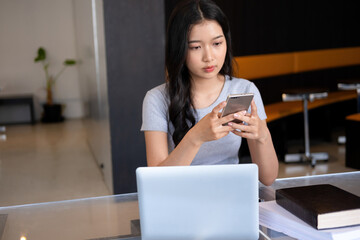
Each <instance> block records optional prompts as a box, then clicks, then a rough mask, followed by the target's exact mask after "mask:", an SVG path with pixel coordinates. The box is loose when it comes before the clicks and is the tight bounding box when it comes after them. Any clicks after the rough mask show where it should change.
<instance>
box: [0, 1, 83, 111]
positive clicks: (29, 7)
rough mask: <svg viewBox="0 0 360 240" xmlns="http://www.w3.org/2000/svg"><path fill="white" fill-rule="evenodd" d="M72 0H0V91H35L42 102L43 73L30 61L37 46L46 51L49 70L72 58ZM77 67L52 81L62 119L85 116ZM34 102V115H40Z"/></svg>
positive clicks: (56, 68) (37, 65) (74, 48)
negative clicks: (55, 81) (62, 111)
mask: <svg viewBox="0 0 360 240" xmlns="http://www.w3.org/2000/svg"><path fill="white" fill-rule="evenodd" d="M75 41H76V39H75V27H74V13H73V0H0V85H5V88H4V91H3V92H4V93H6V92H8V93H10V92H11V93H34V94H35V96H36V98H37V100H38V101H39V102H40V103H42V102H44V101H45V91H44V86H45V77H44V73H43V71H42V68H41V65H40V63H34V58H35V56H36V53H37V49H38V47H39V46H43V47H44V48H45V49H46V50H47V52H48V58H49V60H50V62H51V66H50V72H52V73H56V72H57V71H59V70H60V69H61V67H62V62H63V61H64V60H65V59H66V58H76V59H77V56H76V47H75ZM78 78H79V77H78V68H77V67H68V68H67V69H66V70H65V72H64V73H63V75H61V77H60V78H59V79H58V82H57V84H56V86H55V93H54V98H55V101H56V102H60V103H63V104H65V105H66V107H65V109H64V110H65V111H64V116H65V117H66V118H80V117H83V115H84V110H83V104H82V100H81V93H80V90H79V80H78ZM40 111H41V110H40V105H38V106H37V113H36V114H37V118H39V115H40Z"/></svg>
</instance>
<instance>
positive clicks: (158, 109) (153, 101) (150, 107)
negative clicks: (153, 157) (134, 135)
mask: <svg viewBox="0 0 360 240" xmlns="http://www.w3.org/2000/svg"><path fill="white" fill-rule="evenodd" d="M167 111H168V106H167V103H166V99H165V96H164V94H163V93H162V92H161V91H160V90H159V89H152V90H150V91H148V92H147V93H146V95H145V98H144V101H143V109H142V125H141V129H140V130H141V131H161V132H168V117H167Z"/></svg>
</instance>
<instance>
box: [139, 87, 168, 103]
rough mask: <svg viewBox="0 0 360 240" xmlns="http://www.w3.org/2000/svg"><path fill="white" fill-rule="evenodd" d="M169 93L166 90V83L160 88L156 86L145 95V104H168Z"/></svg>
mask: <svg viewBox="0 0 360 240" xmlns="http://www.w3.org/2000/svg"><path fill="white" fill-rule="evenodd" d="M168 100H169V97H168V93H167V88H166V83H163V84H161V85H159V86H156V87H154V88H152V89H150V90H149V91H148V92H147V93H146V95H145V99H144V101H145V102H158V103H163V104H165V105H166V104H168Z"/></svg>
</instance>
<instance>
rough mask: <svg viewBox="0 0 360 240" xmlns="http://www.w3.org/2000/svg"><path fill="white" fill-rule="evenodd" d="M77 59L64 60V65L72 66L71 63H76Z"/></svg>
mask: <svg viewBox="0 0 360 240" xmlns="http://www.w3.org/2000/svg"><path fill="white" fill-rule="evenodd" d="M75 64H76V61H75V60H74V59H66V60H65V61H64V65H67V66H70V65H75Z"/></svg>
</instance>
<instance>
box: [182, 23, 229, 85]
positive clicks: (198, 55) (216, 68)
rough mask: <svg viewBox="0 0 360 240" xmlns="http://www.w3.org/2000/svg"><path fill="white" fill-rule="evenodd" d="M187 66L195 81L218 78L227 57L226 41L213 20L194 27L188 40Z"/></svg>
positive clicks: (220, 29) (219, 27)
mask: <svg viewBox="0 0 360 240" xmlns="http://www.w3.org/2000/svg"><path fill="white" fill-rule="evenodd" d="M188 45H189V47H188V50H187V56H186V66H187V68H188V69H189V72H190V76H191V78H192V79H193V80H196V79H199V78H200V79H210V78H214V77H217V75H218V74H219V72H220V70H221V68H222V66H223V64H224V61H225V56H226V49H227V46H226V39H225V36H224V33H223V31H222V28H221V26H220V25H219V24H218V23H217V22H216V21H213V20H204V21H202V22H201V23H199V24H196V25H193V26H192V28H191V31H190V34H189V39H188Z"/></svg>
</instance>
